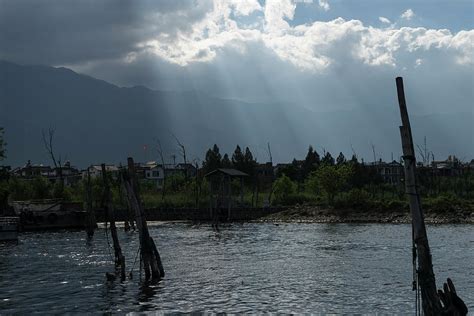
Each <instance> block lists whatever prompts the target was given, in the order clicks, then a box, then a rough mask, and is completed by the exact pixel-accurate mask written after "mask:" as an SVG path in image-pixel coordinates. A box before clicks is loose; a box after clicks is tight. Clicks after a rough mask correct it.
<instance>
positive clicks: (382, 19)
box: [379, 16, 392, 24]
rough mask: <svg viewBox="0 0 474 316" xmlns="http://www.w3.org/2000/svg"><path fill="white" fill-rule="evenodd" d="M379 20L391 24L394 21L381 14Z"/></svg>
mask: <svg viewBox="0 0 474 316" xmlns="http://www.w3.org/2000/svg"><path fill="white" fill-rule="evenodd" d="M379 21H380V22H382V23H385V24H390V23H392V22H390V20H389V19H387V18H385V17H383V16H379Z"/></svg>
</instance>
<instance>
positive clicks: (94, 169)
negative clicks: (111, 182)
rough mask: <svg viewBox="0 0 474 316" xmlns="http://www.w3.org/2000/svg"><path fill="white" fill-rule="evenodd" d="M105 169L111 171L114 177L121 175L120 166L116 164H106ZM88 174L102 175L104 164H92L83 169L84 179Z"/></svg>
mask: <svg viewBox="0 0 474 316" xmlns="http://www.w3.org/2000/svg"><path fill="white" fill-rule="evenodd" d="M105 171H106V172H107V173H110V174H111V175H112V177H113V178H114V179H117V178H118V176H119V168H118V167H117V166H115V165H105ZM88 174H90V176H91V178H97V177H102V165H90V166H89V167H87V169H86V170H83V171H82V179H87V176H88Z"/></svg>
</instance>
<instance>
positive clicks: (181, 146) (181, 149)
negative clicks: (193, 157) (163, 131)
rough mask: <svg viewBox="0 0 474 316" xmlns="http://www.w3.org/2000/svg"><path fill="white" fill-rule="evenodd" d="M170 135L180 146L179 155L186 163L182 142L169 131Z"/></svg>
mask: <svg viewBox="0 0 474 316" xmlns="http://www.w3.org/2000/svg"><path fill="white" fill-rule="evenodd" d="M171 135H172V136H173V137H174V139H175V140H176V143H177V144H178V147H179V148H180V151H181V156H182V157H183V160H184V164H186V163H187V161H186V147H184V145H183V143H181V142H180V141H179V139H178V137H176V135H175V134H173V133H171Z"/></svg>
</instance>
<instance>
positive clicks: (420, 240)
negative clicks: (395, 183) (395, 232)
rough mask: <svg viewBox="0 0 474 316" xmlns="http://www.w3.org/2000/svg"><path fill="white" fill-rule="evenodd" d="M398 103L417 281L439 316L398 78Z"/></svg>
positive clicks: (428, 309) (427, 309)
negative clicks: (415, 252) (416, 258)
mask: <svg viewBox="0 0 474 316" xmlns="http://www.w3.org/2000/svg"><path fill="white" fill-rule="evenodd" d="M396 83H397V93H398V103H399V106H400V115H401V118H402V126H400V134H401V138H402V147H403V160H404V163H405V189H406V194H407V195H408V199H409V203H410V211H411V216H412V226H413V238H414V241H415V245H416V251H417V253H418V270H417V272H418V282H419V284H420V289H421V299H422V307H423V312H424V314H425V315H440V314H441V304H440V300H439V297H438V293H437V290H436V281H435V276H434V273H433V264H432V261H431V252H430V247H429V244H428V236H427V234H426V227H425V220H424V215H423V210H422V208H421V203H420V196H419V194H418V187H417V185H416V177H415V172H416V158H415V150H414V146H413V138H412V134H411V127H410V120H409V118H408V111H407V106H406V102H405V92H404V89H403V79H402V78H401V77H398V78H397V79H396Z"/></svg>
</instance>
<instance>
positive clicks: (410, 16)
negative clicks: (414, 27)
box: [400, 9, 415, 21]
mask: <svg viewBox="0 0 474 316" xmlns="http://www.w3.org/2000/svg"><path fill="white" fill-rule="evenodd" d="M400 17H401V18H402V19H405V20H407V21H410V20H411V19H413V18H414V17H415V12H413V10H412V9H408V10H406V11H405V12H403V13H402V15H400Z"/></svg>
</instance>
